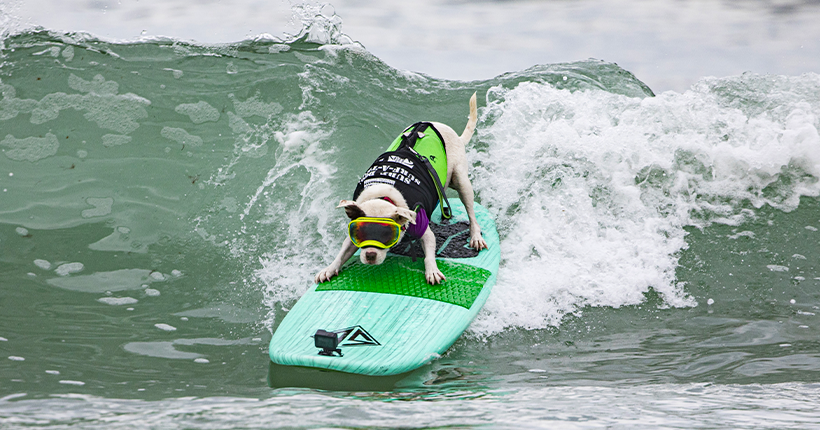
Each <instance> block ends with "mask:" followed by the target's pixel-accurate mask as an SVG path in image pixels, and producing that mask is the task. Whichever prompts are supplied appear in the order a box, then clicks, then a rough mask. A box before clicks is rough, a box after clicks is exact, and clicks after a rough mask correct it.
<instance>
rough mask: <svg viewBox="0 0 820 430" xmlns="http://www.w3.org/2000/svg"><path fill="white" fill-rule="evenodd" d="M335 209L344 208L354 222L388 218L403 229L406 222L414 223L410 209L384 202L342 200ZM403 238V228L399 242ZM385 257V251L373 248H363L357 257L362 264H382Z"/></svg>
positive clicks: (377, 200) (413, 214) (413, 216)
mask: <svg viewBox="0 0 820 430" xmlns="http://www.w3.org/2000/svg"><path fill="white" fill-rule="evenodd" d="M337 208H344V210H345V213H347V216H348V217H349V218H350V219H351V220H354V219H356V218H360V217H372V218H390V219H392V220H393V221H396V223H398V224H399V225H400V226H402V227H404V226H405V225H406V224H407V223H408V222H409V223H411V224H415V223H416V213H415V212H413V211H411V210H410V209H407V208H403V207H400V206H396V205H394V204H392V203H390V202H388V201H386V200H382V199H372V200H366V201H363V202H359V203H357V202H354V201H350V200H342V201H341V202H339V206H337ZM403 236H404V228H402V229H401V232H400V233H399V240H400V241H401V238H402V237H403ZM386 257H387V249H383V248H378V247H375V246H365V247H363V248H362V252H361V253H360V255H359V258H360V259H361V261H362V263H364V264H382V263H383V262H384V259H385V258H386Z"/></svg>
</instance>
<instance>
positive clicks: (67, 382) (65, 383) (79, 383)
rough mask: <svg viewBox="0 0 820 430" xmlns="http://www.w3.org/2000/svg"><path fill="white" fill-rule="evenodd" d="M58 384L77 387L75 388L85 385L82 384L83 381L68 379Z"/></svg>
mask: <svg viewBox="0 0 820 430" xmlns="http://www.w3.org/2000/svg"><path fill="white" fill-rule="evenodd" d="M60 383H61V384H63V385H77V386H82V385H85V382H83V381H72V380H70V379H63V380H60Z"/></svg>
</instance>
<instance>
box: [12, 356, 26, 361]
mask: <svg viewBox="0 0 820 430" xmlns="http://www.w3.org/2000/svg"><path fill="white" fill-rule="evenodd" d="M9 360H11V361H26V359H25V358H24V357H18V356H16V355H9Z"/></svg>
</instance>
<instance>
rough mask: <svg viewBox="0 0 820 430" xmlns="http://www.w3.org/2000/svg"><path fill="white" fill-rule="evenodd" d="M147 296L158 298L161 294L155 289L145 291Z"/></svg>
mask: <svg viewBox="0 0 820 430" xmlns="http://www.w3.org/2000/svg"><path fill="white" fill-rule="evenodd" d="M145 295H146V296H150V297H157V296H159V295H160V292H159V290H155V289H153V288H146V289H145Z"/></svg>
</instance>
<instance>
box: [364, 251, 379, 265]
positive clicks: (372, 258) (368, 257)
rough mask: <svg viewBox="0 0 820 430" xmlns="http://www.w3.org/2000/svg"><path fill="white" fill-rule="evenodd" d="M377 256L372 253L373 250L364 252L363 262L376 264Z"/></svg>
mask: <svg viewBox="0 0 820 430" xmlns="http://www.w3.org/2000/svg"><path fill="white" fill-rule="evenodd" d="M378 256H379V254H377V253H376V251H373V250H366V251H365V252H364V258H365V260H367V262H368V263H371V264H372V263H375V262H376V258H377V257H378Z"/></svg>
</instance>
